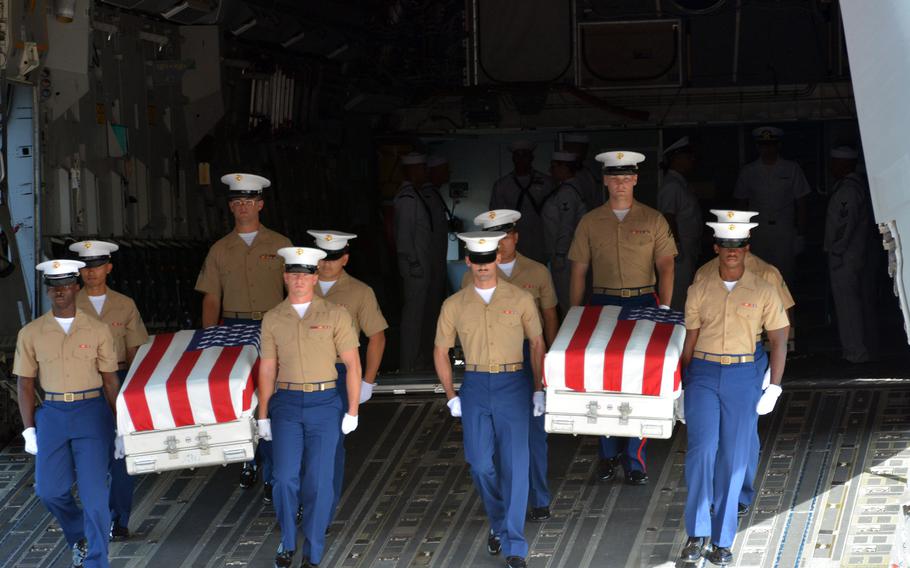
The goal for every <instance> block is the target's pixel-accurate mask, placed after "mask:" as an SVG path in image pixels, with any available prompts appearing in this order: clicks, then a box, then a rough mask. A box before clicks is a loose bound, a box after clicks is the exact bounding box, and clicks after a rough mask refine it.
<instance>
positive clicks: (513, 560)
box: [506, 556, 528, 568]
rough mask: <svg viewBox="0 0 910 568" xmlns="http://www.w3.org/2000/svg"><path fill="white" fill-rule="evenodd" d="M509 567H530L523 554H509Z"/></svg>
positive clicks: (507, 563)
mask: <svg viewBox="0 0 910 568" xmlns="http://www.w3.org/2000/svg"><path fill="white" fill-rule="evenodd" d="M506 567H507V568H528V563H527V562H525V559H524V558H522V557H521V556H509V557H508V558H506Z"/></svg>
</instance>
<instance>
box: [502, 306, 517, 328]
mask: <svg viewBox="0 0 910 568" xmlns="http://www.w3.org/2000/svg"><path fill="white" fill-rule="evenodd" d="M496 319H497V321H498V322H499V324H500V325H503V326H505V327H507V328H509V329H512V328H515V327H518V326H519V325H521V316H520V315H518V313H517V312H513V311H511V310H509V311H508V313H506V312H501V313H500V314H499V315H498V316H496Z"/></svg>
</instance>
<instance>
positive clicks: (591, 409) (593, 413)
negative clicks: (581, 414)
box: [585, 400, 600, 424]
mask: <svg viewBox="0 0 910 568" xmlns="http://www.w3.org/2000/svg"><path fill="white" fill-rule="evenodd" d="M599 409H600V403H599V402H597V401H596V400H592V401H589V402H588V411H587V412H586V413H585V416H587V417H588V424H597V411H598V410H599Z"/></svg>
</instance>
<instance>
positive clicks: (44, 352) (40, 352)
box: [35, 345, 60, 364]
mask: <svg viewBox="0 0 910 568" xmlns="http://www.w3.org/2000/svg"><path fill="white" fill-rule="evenodd" d="M59 358H60V351H59V350H57V349H49V348H47V347H44V348H42V347H41V346H39V345H35V360H36V361H38V363H43V364H47V363H51V362H53V361H56V360H57V359H59Z"/></svg>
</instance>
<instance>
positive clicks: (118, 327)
mask: <svg viewBox="0 0 910 568" xmlns="http://www.w3.org/2000/svg"><path fill="white" fill-rule="evenodd" d="M105 295H106V296H107V298H106V299H105V300H104V305H103V306H102V307H101V313H100V314H99V313H98V312H96V311H95V306H94V304H92V302H91V300H89V297H88V293H87V292H86V291H85V288H83V289H82V290H79V294H78V295H77V296H76V307H77V308H79V309H80V310H82V311H83V312H85V313H86V314H87V315H89V316H92V317H94V318H97V319H99V320H101V321H103V322H104V323H106V324H107V325H108V327H109V328H110V330H111V335H112V336H113V338H114V351H115V352H116V353H117V363H118V364H120V365H125V364H126V362H127V361H126V350H127V349H129V348H131V347H139V346H140V345H142V344H143V343H145V342H146V341H148V339H149V334H148V332H147V331H146V330H145V323H143V321H142V316H140V315H139V310H138V309H137V308H136V303H135V302H133V300H132V299H131V298H130V297H128V296H125V295H123V294H121V293H120V292H117V291H115V290H111V289H110V288H108V289H107V292H105Z"/></svg>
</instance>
